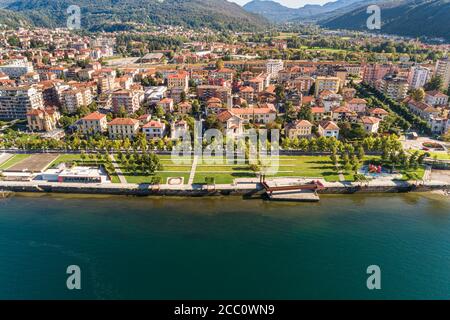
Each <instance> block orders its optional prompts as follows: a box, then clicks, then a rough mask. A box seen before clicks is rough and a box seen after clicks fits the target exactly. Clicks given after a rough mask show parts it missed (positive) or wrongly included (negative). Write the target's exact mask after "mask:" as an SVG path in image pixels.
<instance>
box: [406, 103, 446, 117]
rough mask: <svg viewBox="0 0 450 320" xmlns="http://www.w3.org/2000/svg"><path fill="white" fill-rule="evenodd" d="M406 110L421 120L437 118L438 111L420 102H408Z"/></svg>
mask: <svg viewBox="0 0 450 320" xmlns="http://www.w3.org/2000/svg"><path fill="white" fill-rule="evenodd" d="M408 108H409V110H411V112H412V113H415V114H416V115H418V116H419V117H421V118H423V119H429V118H430V117H431V116H433V117H437V116H439V113H440V111H439V110H438V109H436V108H435V107H433V106H431V105H429V104H427V103H425V102H421V101H415V100H413V99H411V100H409V102H408Z"/></svg>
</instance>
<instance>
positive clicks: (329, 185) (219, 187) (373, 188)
mask: <svg viewBox="0 0 450 320" xmlns="http://www.w3.org/2000/svg"><path fill="white" fill-rule="evenodd" d="M286 179H289V178H286ZM291 180H295V179H291ZM305 180H311V179H305ZM320 182H321V183H322V184H323V185H324V188H323V190H320V191H318V192H319V193H320V194H346V193H365V192H368V193H370V192H414V191H416V192H420V191H432V190H450V183H449V182H446V181H438V180H429V181H422V180H420V181H414V182H411V181H409V182H407V181H395V180H380V181H369V182H326V181H325V180H320ZM0 190H6V191H13V192H57V193H80V194H116V195H137V196H139V195H141V196H142V195H167V196H170V195H173V196H208V195H211V196H213V195H253V196H261V195H262V194H263V193H264V188H263V186H262V185H261V184H260V183H259V179H251V178H248V179H236V183H234V184H215V185H202V184H182V185H169V184H160V185H150V184H134V183H63V182H47V181H39V180H35V181H0Z"/></svg>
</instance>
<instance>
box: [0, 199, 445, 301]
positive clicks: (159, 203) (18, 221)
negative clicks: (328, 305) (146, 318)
mask: <svg viewBox="0 0 450 320" xmlns="http://www.w3.org/2000/svg"><path fill="white" fill-rule="evenodd" d="M73 264H75V265H79V266H80V268H81V285H82V289H81V290H79V291H76V290H73V291H70V290H68V289H66V277H67V275H66V268H67V266H68V265H73ZM372 264H376V265H379V266H380V268H381V272H382V276H381V286H382V289H381V290H378V291H369V290H368V289H367V288H366V279H367V274H366V268H367V266H369V265H372ZM0 298H2V299H11V298H27V299H28V298H32V299H35V298H40V299H48V298H62V299H78V298H94V299H131V298H136V299H200V298H203V299H216V298H217V299H250V298H251V299H302V298H305V299H313V298H322V299H343V298H356V299H368V298H375V299H385V298H396V299H406V298H411V299H418V298H424V299H432V298H446V299H449V298H450V201H449V200H448V199H443V198H440V197H438V196H432V195H421V194H420V195H419V194H386V195H370V196H360V195H349V196H342V195H341V196H327V197H322V200H321V202H320V203H318V204H310V203H308V204H298V203H297V204H292V203H270V202H266V201H261V200H242V199H240V198H216V199H205V198H192V199H178V198H164V199H155V198H126V197H108V198H93V197H81V196H80V197H73V196H71V197H68V196H61V195H51V196H50V195H45V196H39V197H37V196H27V197H23V196H16V197H13V198H10V199H6V200H0Z"/></svg>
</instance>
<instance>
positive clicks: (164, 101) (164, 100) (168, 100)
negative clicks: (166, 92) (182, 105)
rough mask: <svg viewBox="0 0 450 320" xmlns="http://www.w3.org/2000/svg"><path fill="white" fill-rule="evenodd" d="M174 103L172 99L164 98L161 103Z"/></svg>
mask: <svg viewBox="0 0 450 320" xmlns="http://www.w3.org/2000/svg"><path fill="white" fill-rule="evenodd" d="M171 102H173V99H172V98H163V99H161V100H160V101H159V103H171Z"/></svg>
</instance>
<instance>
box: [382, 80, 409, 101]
mask: <svg viewBox="0 0 450 320" xmlns="http://www.w3.org/2000/svg"><path fill="white" fill-rule="evenodd" d="M408 90H409V84H408V81H407V80H406V79H405V78H400V77H396V76H395V75H387V76H385V77H384V78H383V80H381V84H380V91H381V92H383V93H384V94H385V95H386V96H387V97H389V98H391V99H394V100H402V99H405V98H406V96H407V95H408Z"/></svg>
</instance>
